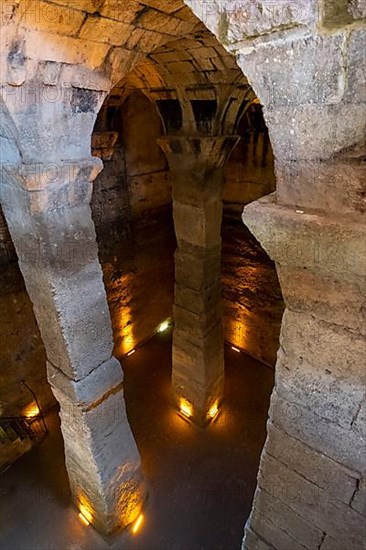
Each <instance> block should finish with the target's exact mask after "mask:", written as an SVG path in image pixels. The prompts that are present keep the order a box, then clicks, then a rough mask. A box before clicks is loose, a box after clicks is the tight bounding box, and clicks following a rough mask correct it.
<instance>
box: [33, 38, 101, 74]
mask: <svg viewBox="0 0 366 550" xmlns="http://www.w3.org/2000/svg"><path fill="white" fill-rule="evenodd" d="M24 37H25V39H26V43H27V55H28V56H29V57H30V58H32V59H37V60H38V59H44V57H45V55H44V44H45V41H46V42H47V56H46V60H47V61H56V62H60V63H70V64H78V63H82V64H83V65H85V66H87V67H90V68H92V69H94V68H96V67H99V66H100V65H101V64H102V63H103V61H104V59H105V58H106V56H107V53H108V50H109V47H110V46H109V44H105V43H102V41H101V42H93V41H91V40H89V37H86V39H85V40H81V39H80V38H72V37H70V36H61V35H56V34H52V33H47V32H45V31H39V30H34V29H33V28H27V29H26V30H25V31H24Z"/></svg>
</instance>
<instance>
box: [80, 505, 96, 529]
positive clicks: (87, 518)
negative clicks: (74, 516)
mask: <svg viewBox="0 0 366 550" xmlns="http://www.w3.org/2000/svg"><path fill="white" fill-rule="evenodd" d="M79 510H80V512H79V518H80V520H81V521H82V523H83V524H84V525H86V526H87V527H88V525H90V524H91V523H92V520H93V516H92V515H91V513H90V511H89V510H88V508H87V507H86V506H84V505H83V504H80V506H79Z"/></svg>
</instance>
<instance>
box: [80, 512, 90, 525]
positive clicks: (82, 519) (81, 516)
mask: <svg viewBox="0 0 366 550" xmlns="http://www.w3.org/2000/svg"><path fill="white" fill-rule="evenodd" d="M79 518H80V520H81V521H82V523H83V524H84V525H86V526H87V527H88V525H90V521H88V520H87V519H86V517H85V516H84V514H82V513H81V512H79Z"/></svg>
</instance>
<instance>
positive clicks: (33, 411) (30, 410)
mask: <svg viewBox="0 0 366 550" xmlns="http://www.w3.org/2000/svg"><path fill="white" fill-rule="evenodd" d="M39 413H40V410H39V408H38V406H37V404H36V403H31V404H30V405H28V407H26V409H25V411H24V416H26V417H27V418H34V417H35V416H38V415H39Z"/></svg>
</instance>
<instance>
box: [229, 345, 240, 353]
mask: <svg viewBox="0 0 366 550" xmlns="http://www.w3.org/2000/svg"><path fill="white" fill-rule="evenodd" d="M231 349H232V350H233V351H236V353H240V349H239V348H236V347H235V346H231Z"/></svg>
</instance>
